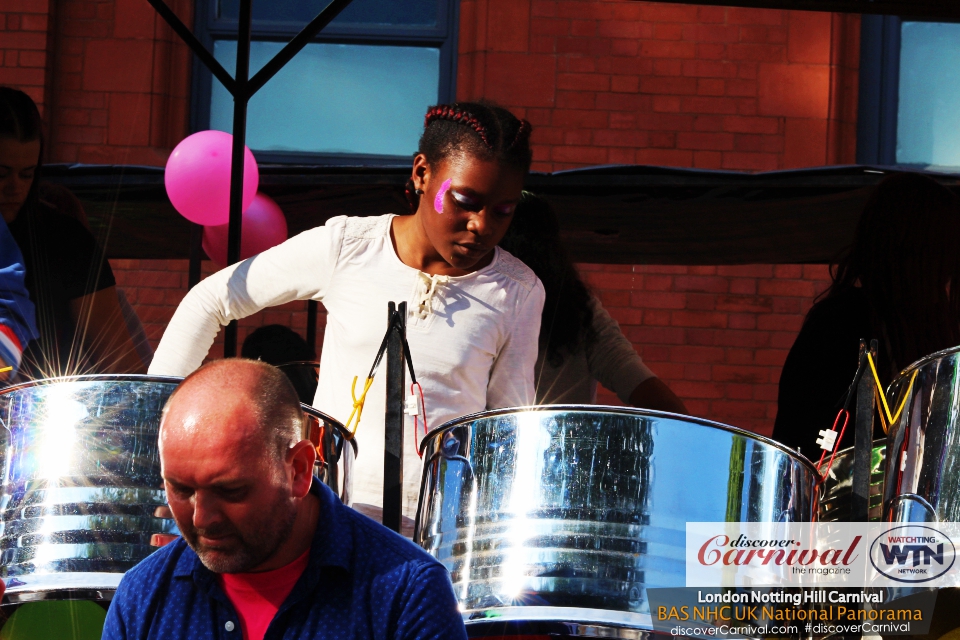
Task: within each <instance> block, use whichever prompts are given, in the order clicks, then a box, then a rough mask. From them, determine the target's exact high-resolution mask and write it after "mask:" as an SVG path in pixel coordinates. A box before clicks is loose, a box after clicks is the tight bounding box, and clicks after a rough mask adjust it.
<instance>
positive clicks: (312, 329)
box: [307, 300, 318, 353]
mask: <svg viewBox="0 0 960 640" xmlns="http://www.w3.org/2000/svg"><path fill="white" fill-rule="evenodd" d="M317 306H318V305H317V301H316V300H307V344H308V345H310V348H311V349H313V352H314V353H316V352H317Z"/></svg>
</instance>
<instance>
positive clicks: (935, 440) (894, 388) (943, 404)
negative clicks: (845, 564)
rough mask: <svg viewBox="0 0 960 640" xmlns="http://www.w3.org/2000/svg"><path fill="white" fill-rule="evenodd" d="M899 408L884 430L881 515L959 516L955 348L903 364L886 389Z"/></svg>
mask: <svg viewBox="0 0 960 640" xmlns="http://www.w3.org/2000/svg"><path fill="white" fill-rule="evenodd" d="M914 372H916V379H915V381H914V383H913V387H912V388H911V389H910V394H909V395H908V396H906V398H905V402H906V404H905V405H904V408H903V413H901V414H900V418H899V420H897V422H896V423H894V424H893V425H891V427H890V433H889V434H887V440H888V443H889V444H888V448H887V465H886V478H885V480H884V491H883V517H884V520H887V521H894V522H938V521H939V522H958V521H960V416H958V412H960V347H954V348H952V349H947V350H946V351H940V352H938V353H934V354H932V355H929V356H927V357H926V358H923V359H922V360H919V361H917V362H915V363H914V364H912V365H910V366H909V367H907V368H906V369H905V370H904V371H903V372H901V373H900V375H899V376H898V377H897V379H896V380H894V381H893V383H892V384H891V385H890V387H889V388H888V389H887V402H888V403H890V405H891V407H892V406H894V405H895V406H899V405H900V402H903V401H904V395H905V394H906V392H907V389H908V388H910V380H911V378H912V377H913V375H914Z"/></svg>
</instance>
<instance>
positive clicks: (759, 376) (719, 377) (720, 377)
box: [713, 364, 769, 384]
mask: <svg viewBox="0 0 960 640" xmlns="http://www.w3.org/2000/svg"><path fill="white" fill-rule="evenodd" d="M713 380H715V381H717V382H749V383H752V384H759V383H764V382H768V381H769V373H768V371H767V368H766V367H731V366H728V365H723V364H717V365H714V366H713Z"/></svg>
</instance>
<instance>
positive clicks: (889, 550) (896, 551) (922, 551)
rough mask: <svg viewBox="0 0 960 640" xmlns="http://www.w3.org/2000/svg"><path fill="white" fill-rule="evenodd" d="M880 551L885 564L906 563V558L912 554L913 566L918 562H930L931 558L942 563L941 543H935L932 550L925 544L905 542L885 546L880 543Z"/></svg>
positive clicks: (918, 564)
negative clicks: (934, 547)
mask: <svg viewBox="0 0 960 640" xmlns="http://www.w3.org/2000/svg"><path fill="white" fill-rule="evenodd" d="M880 551H881V552H882V553H883V561H884V562H886V563H887V564H893V563H894V562H896V563H897V564H906V563H907V558H909V557H910V555H911V554H912V555H913V566H915V567H919V566H920V563H921V562H922V563H923V564H930V561H931V560H934V561H936V562H937V564H943V543H940V544H938V545H937V550H936V551H934V550H933V549H931V548H930V547H929V546H927V545H925V544H905V545H903V546H901V545H898V544H895V545H892V546H889V547H888V546H887V545H885V544H883V543H882V542H881V543H880Z"/></svg>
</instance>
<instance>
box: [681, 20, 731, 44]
mask: <svg viewBox="0 0 960 640" xmlns="http://www.w3.org/2000/svg"><path fill="white" fill-rule="evenodd" d="M683 37H684V39H685V40H693V41H695V42H737V41H739V40H740V27H738V26H736V25H725V24H692V25H688V26H687V27H686V28H685V29H684V33H683Z"/></svg>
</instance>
